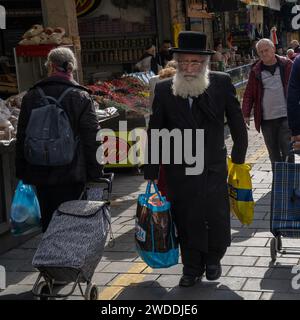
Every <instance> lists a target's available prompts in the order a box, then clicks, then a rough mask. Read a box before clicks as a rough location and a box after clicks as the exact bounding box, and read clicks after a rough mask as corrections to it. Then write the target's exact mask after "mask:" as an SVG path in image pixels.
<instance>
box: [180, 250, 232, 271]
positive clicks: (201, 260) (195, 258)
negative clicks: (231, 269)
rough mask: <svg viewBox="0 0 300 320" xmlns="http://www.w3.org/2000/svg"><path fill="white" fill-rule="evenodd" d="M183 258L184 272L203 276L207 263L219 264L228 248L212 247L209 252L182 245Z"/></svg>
mask: <svg viewBox="0 0 300 320" xmlns="http://www.w3.org/2000/svg"><path fill="white" fill-rule="evenodd" d="M180 249H181V258H182V263H183V274H185V275H191V276H196V277H198V276H201V275H202V274H203V272H204V269H205V265H207V264H208V265H217V264H219V263H220V261H221V260H222V258H223V257H224V255H225V253H226V250H227V247H226V248H210V249H209V250H208V252H207V253H204V252H201V251H199V250H195V249H192V248H187V247H184V246H181V247H180Z"/></svg>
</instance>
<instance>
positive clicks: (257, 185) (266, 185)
mask: <svg viewBox="0 0 300 320" xmlns="http://www.w3.org/2000/svg"><path fill="white" fill-rule="evenodd" d="M252 188H253V189H267V190H268V192H270V188H271V184H270V183H252Z"/></svg>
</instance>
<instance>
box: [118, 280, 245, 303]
mask: <svg viewBox="0 0 300 320" xmlns="http://www.w3.org/2000/svg"><path fill="white" fill-rule="evenodd" d="M116 300H161V301H176V300H186V301H187V300H194V301H197V300H244V297H242V296H240V295H238V294H237V293H235V292H234V291H232V290H231V289H229V288H228V287H227V286H224V285H219V283H218V282H211V283H208V282H199V283H197V284H196V285H195V286H193V287H191V288H181V287H179V286H176V287H174V288H173V289H170V288H165V287H163V286H162V285H161V284H160V282H159V279H158V281H153V282H152V281H148V282H143V283H141V284H138V285H134V286H128V287H126V288H125V289H124V290H123V291H122V292H121V293H120V295H119V296H118V297H117V298H116ZM162 303H163V302H162Z"/></svg>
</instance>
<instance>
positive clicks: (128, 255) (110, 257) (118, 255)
mask: <svg viewBox="0 0 300 320" xmlns="http://www.w3.org/2000/svg"><path fill="white" fill-rule="evenodd" d="M137 256H138V255H137V253H136V252H127V251H123V252H108V251H104V254H103V257H102V259H101V261H102V262H111V261H129V262H130V261H134V260H135V259H136V258H137Z"/></svg>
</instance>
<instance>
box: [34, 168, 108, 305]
mask: <svg viewBox="0 0 300 320" xmlns="http://www.w3.org/2000/svg"><path fill="white" fill-rule="evenodd" d="M112 181H113V174H106V175H105V176H104V178H101V179H99V180H98V181H95V182H93V183H91V184H88V185H87V186H86V187H85V190H84V192H83V194H82V196H81V199H80V200H76V201H70V202H66V203H63V204H62V205H60V206H59V208H58V209H57V210H56V212H55V213H54V215H53V218H52V220H51V222H50V224H49V226H48V229H47V231H46V232H45V233H44V235H43V237H42V240H41V242H40V244H39V246H38V249H37V251H36V253H35V255H34V258H33V262H32V264H33V266H34V267H35V268H36V269H38V270H39V272H40V274H39V276H38V279H37V280H36V282H35V284H34V286H33V289H32V293H33V295H34V296H35V297H36V298H37V299H38V300H49V299H54V298H67V297H69V296H71V295H72V294H73V293H74V292H75V289H76V287H77V286H79V289H80V292H81V295H82V296H83V297H84V298H85V300H97V299H98V296H99V292H98V287H97V286H96V285H95V284H93V283H92V277H93V274H94V271H95V269H96V267H97V265H98V263H99V262H100V260H101V258H102V255H103V252H104V247H105V243H106V240H107V236H108V233H109V230H111V228H110V206H109V198H110V195H111V192H112ZM103 184H104V185H105V186H104V188H103ZM99 200H100V201H99ZM84 283H85V284H86V289H85V292H83V289H82V284H84ZM68 285H70V289H69V290H68V291H69V292H67V293H66V294H58V292H59V291H60V290H61V289H62V287H65V286H68Z"/></svg>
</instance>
